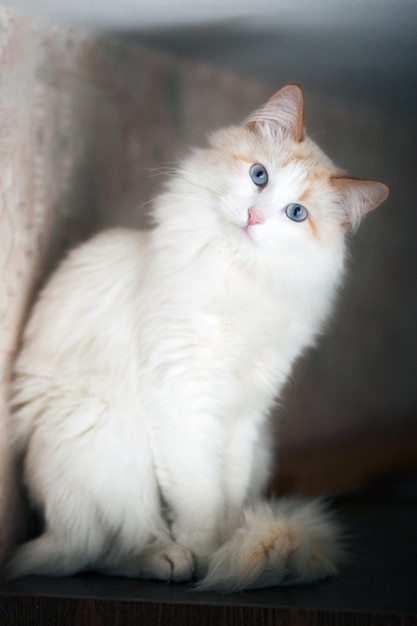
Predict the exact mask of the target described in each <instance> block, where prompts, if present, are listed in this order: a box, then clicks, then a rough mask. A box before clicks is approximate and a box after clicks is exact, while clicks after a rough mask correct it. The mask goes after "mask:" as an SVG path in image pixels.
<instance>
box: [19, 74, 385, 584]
mask: <svg viewBox="0 0 417 626" xmlns="http://www.w3.org/2000/svg"><path fill="white" fill-rule="evenodd" d="M302 109H303V96H302V92H301V90H300V88H299V87H297V86H294V85H289V86H287V87H284V88H283V89H281V90H280V91H279V92H278V93H277V94H275V96H274V97H273V98H272V99H271V100H270V101H269V102H268V103H267V104H266V105H265V107H263V108H262V109H260V110H259V111H257V112H255V113H254V114H253V115H252V116H251V117H250V118H248V120H246V122H245V123H244V124H243V125H242V126H240V127H232V128H227V129H224V130H220V131H218V132H217V133H215V134H214V135H213V136H212V137H211V138H210V146H209V147H208V148H206V149H201V150H196V151H193V152H192V153H191V154H190V156H189V157H188V158H187V159H186V160H185V161H184V162H183V163H182V165H181V167H180V168H179V170H178V172H177V173H176V174H175V176H174V177H173V178H172V179H171V180H169V182H168V184H167V188H166V191H165V193H163V194H162V195H161V196H160V197H158V198H157V199H156V201H155V203H154V215H155V220H156V227H155V228H154V229H153V230H152V231H151V232H149V233H145V232H136V231H133V230H131V231H128V230H122V229H120V230H113V231H109V232H105V233H103V234H100V235H98V236H96V237H95V238H93V239H92V240H91V241H89V242H87V243H86V244H84V245H81V246H80V247H79V248H78V249H76V250H74V251H73V252H72V253H71V254H70V255H69V256H68V258H67V259H66V260H64V262H63V263H62V264H61V266H60V267H59V268H58V270H57V271H56V272H55V274H54V275H53V276H52V278H51V279H50V281H49V283H48V284H47V286H46V288H45V289H44V290H43V292H42V293H41V295H40V298H39V300H38V302H37V305H36V306H35V308H34V311H33V314H32V316H31V318H30V320H29V323H28V325H27V327H26V331H25V333H24V337H23V346H22V349H21V351H20V354H19V356H18V358H17V360H16V363H15V367H14V378H13V384H12V396H11V407H12V412H13V417H12V424H11V430H12V438H13V444H14V446H15V450H16V453H17V454H18V455H21V456H22V457H23V459H24V476H25V482H26V485H27V488H28V491H29V493H30V496H31V498H32V501H33V503H34V504H35V505H36V506H37V507H38V508H39V509H40V511H41V512H42V514H43V516H44V519H45V530H44V533H43V534H42V535H41V536H40V537H39V538H37V539H35V540H32V541H30V542H27V543H26V544H24V545H23V546H20V547H18V549H17V550H16V552H15V555H14V557H13V558H12V560H11V562H10V564H9V568H8V573H9V575H10V576H22V575H25V574H48V575H57V576H59V575H66V574H72V573H74V572H77V571H80V570H85V569H96V570H98V571H101V572H105V573H108V574H117V575H125V576H132V577H143V578H155V579H161V580H173V581H188V580H190V579H192V578H193V577H195V578H197V579H199V580H200V587H201V588H203V589H222V590H236V589H242V588H248V587H259V586H266V585H271V584H277V583H278V584H281V583H286V582H293V581H294V582H307V581H311V580H314V579H316V578H320V577H323V576H326V575H328V574H331V573H333V572H334V571H335V567H336V564H335V559H336V556H337V551H338V546H337V541H338V537H337V534H338V531H337V527H336V525H335V524H334V523H333V522H332V520H331V518H330V517H329V515H328V514H327V513H326V512H325V511H324V510H323V508H322V506H321V505H320V504H319V503H317V502H298V501H296V500H295V501H292V500H284V501H281V502H280V501H278V502H272V503H267V502H264V501H262V495H263V493H264V490H265V487H266V484H267V480H268V476H269V471H270V464H271V436H270V432H269V423H268V416H269V412H270V409H271V406H272V404H273V402H274V400H275V399H276V397H277V395H278V394H279V393H280V390H281V388H282V386H283V384H284V383H285V381H286V380H287V378H288V375H289V373H290V371H291V367H292V364H293V362H294V360H295V359H296V357H298V356H299V355H300V353H301V352H302V351H303V350H304V349H305V348H307V347H308V346H310V345H312V344H313V342H314V340H315V339H316V337H317V335H318V333H319V332H320V331H321V330H322V328H323V324H324V322H325V321H326V319H327V318H328V316H329V313H330V312H331V309H332V304H333V300H334V296H335V292H336V291H337V287H338V286H339V284H340V281H341V278H342V276H343V268H344V257H345V241H344V240H345V233H346V231H347V230H348V226H349V225H350V224H353V225H354V226H356V225H357V224H358V222H359V220H360V218H361V217H362V215H363V214H364V213H366V212H367V211H369V210H371V209H373V208H374V207H375V206H377V205H378V204H379V203H380V202H382V200H384V199H385V197H386V195H387V188H386V186H385V185H383V184H381V183H377V182H372V181H361V180H355V179H351V178H346V177H344V175H343V173H342V172H341V171H340V170H339V169H338V168H337V167H335V166H334V165H333V164H332V162H331V161H330V160H329V159H328V158H327V157H326V156H325V155H324V154H323V153H322V152H321V150H320V149H319V148H318V147H317V145H316V144H315V143H313V141H312V140H311V139H309V138H308V137H306V136H305V135H304V130H303V122H302ZM253 163H260V164H262V165H263V166H265V167H266V169H267V172H268V175H269V180H268V184H267V185H266V186H264V187H259V186H258V185H256V184H255V183H254V182H253V180H252V179H251V176H250V169H251V166H252V164H253ZM294 202H299V203H301V204H303V205H305V206H306V207H307V209H308V212H309V217H308V218H307V219H305V220H304V221H302V222H295V221H293V220H291V219H289V217H287V214H286V211H285V207H286V206H287V205H289V204H290V203H294Z"/></svg>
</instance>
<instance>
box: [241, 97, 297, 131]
mask: <svg viewBox="0 0 417 626" xmlns="http://www.w3.org/2000/svg"><path fill="white" fill-rule="evenodd" d="M303 112H304V96H303V92H302V89H301V87H299V86H298V85H286V86H285V87H282V89H280V90H279V91H277V92H276V93H275V94H274V95H273V96H272V98H270V99H269V100H268V102H267V103H266V104H265V105H264V106H263V107H261V108H260V109H258V110H257V111H255V112H254V113H252V115H250V116H249V117H248V118H247V119H246V120H245V126H246V127H247V128H249V129H250V130H251V131H253V132H255V133H260V134H264V133H266V134H268V135H272V136H273V135H279V134H289V135H290V136H291V137H292V138H293V139H294V140H295V141H302V140H303V138H304V129H303Z"/></svg>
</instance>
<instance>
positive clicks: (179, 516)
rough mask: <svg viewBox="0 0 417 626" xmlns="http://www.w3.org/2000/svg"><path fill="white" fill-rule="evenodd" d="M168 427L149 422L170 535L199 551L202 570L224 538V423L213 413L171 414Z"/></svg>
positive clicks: (197, 558) (198, 564) (199, 570)
mask: <svg viewBox="0 0 417 626" xmlns="http://www.w3.org/2000/svg"><path fill="white" fill-rule="evenodd" d="M165 420H166V421H165V424H166V425H167V426H166V427H165V424H164V427H161V428H158V424H157V425H156V426H155V421H154V422H153V423H152V424H150V425H149V431H150V437H151V440H152V438H153V440H154V441H155V445H153V446H152V449H153V455H154V465H155V471H156V474H157V478H158V483H159V486H160V490H161V493H162V496H163V499H164V502H165V503H166V505H167V509H168V516H169V520H170V530H171V535H172V537H173V539H174V540H175V542H176V543H178V544H179V545H180V546H184V547H185V548H187V549H188V550H190V551H191V552H192V553H193V555H194V557H195V564H196V570H197V576H198V577H199V576H201V575H202V572H205V571H206V568H207V564H208V559H209V557H210V555H211V554H213V553H214V552H215V550H216V549H217V548H218V547H219V545H220V544H221V533H220V529H221V520H222V517H223V516H224V514H225V506H226V502H225V498H224V485H223V482H222V467H221V454H222V452H223V450H222V443H223V442H222V437H223V433H222V426H221V425H220V424H219V423H218V422H216V420H215V419H213V418H212V417H211V416H209V415H205V414H202V413H200V414H196V415H192V416H191V415H184V412H183V413H182V414H181V420H183V421H185V422H186V428H184V426H183V424H182V423H181V421H180V420H179V419H178V413H176V414H175V413H173V414H171V415H170V416H167V411H165Z"/></svg>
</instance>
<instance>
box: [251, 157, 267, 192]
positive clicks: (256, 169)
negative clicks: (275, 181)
mask: <svg viewBox="0 0 417 626" xmlns="http://www.w3.org/2000/svg"><path fill="white" fill-rule="evenodd" d="M250 177H251V179H252V180H253V182H254V183H255V185H257V186H258V187H265V185H266V183H267V182H268V172H267V171H266V168H265V167H264V166H263V165H261V164H260V163H254V165H252V167H251V168H250Z"/></svg>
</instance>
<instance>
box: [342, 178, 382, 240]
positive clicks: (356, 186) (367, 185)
mask: <svg viewBox="0 0 417 626" xmlns="http://www.w3.org/2000/svg"><path fill="white" fill-rule="evenodd" d="M333 183H334V185H335V187H336V189H337V191H338V193H339V197H340V202H341V207H342V211H343V218H342V219H343V222H344V223H347V224H349V225H351V226H352V227H353V228H355V227H357V226H358V225H359V222H360V221H361V219H362V217H363V216H364V215H365V214H366V213H369V211H372V210H373V209H376V207H377V206H378V205H379V204H381V202H383V201H384V200H386V198H387V197H388V194H389V187H388V186H387V185H385V184H384V183H378V182H376V181H375V180H362V179H360V178H350V177H347V176H341V177H337V178H334V179H333Z"/></svg>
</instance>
